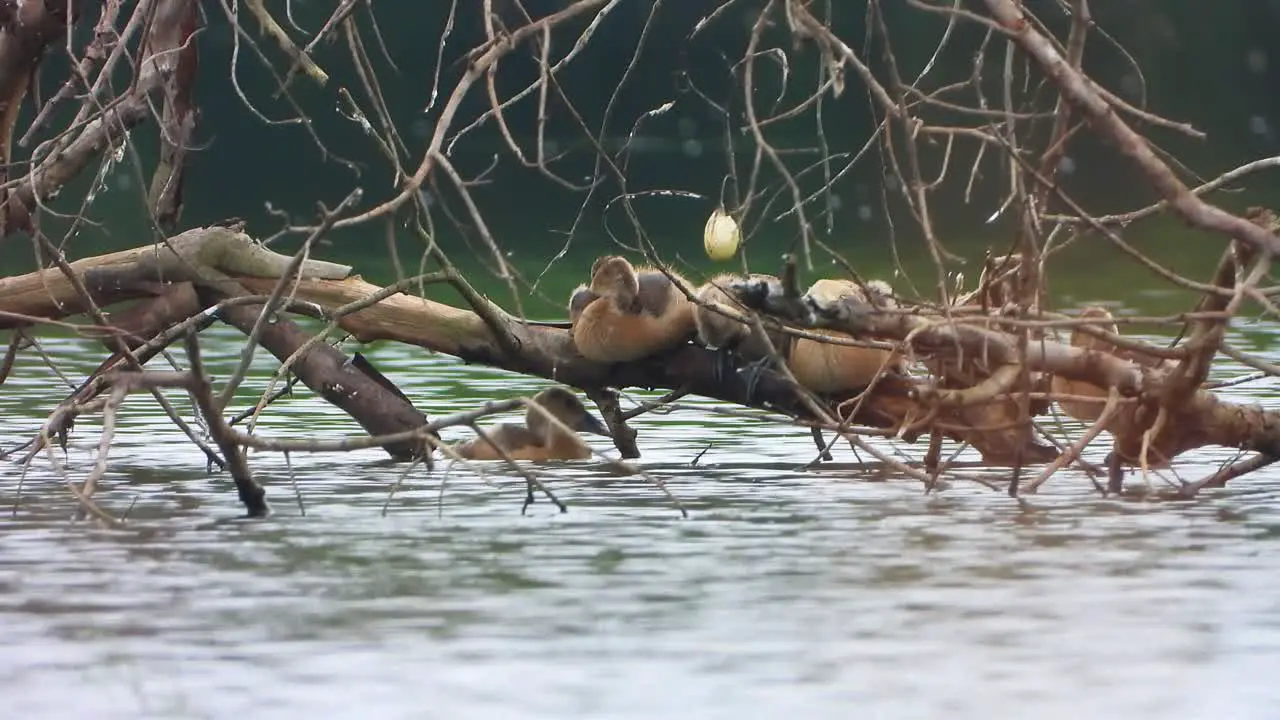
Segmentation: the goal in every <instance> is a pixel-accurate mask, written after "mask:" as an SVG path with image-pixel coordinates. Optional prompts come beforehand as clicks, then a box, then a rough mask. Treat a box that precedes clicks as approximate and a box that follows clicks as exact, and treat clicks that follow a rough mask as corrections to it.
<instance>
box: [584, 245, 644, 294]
mask: <svg viewBox="0 0 1280 720" xmlns="http://www.w3.org/2000/svg"><path fill="white" fill-rule="evenodd" d="M590 289H591V291H592V292H594V293H596V294H597V295H608V296H612V297H635V296H636V295H637V294H639V292H640V280H639V278H637V277H636V269H635V268H634V267H632V266H631V263H629V262H627V259H626V258H624V257H621V256H618V255H605V256H604V257H601V258H599V259H597V260H596V261H595V263H594V264H593V265H592V266H591V288H590Z"/></svg>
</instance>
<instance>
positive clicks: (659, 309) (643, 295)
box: [636, 270, 682, 317]
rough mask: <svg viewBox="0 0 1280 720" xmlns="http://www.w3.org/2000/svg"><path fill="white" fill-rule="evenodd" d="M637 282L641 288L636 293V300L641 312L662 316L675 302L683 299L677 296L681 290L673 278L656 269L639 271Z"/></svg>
mask: <svg viewBox="0 0 1280 720" xmlns="http://www.w3.org/2000/svg"><path fill="white" fill-rule="evenodd" d="M636 282H637V284H638V285H639V288H640V290H639V292H637V293H636V302H637V303H639V305H640V310H641V312H644V313H647V314H649V315H653V316H654V317H662V315H663V314H664V313H666V312H668V311H669V309H670V307H671V306H672V305H673V304H675V303H676V302H679V300H680V299H682V297H677V295H679V294H680V290H679V289H678V288H676V287H675V285H674V284H673V283H672V282H671V278H669V277H667V276H666V275H663V274H662V273H660V272H658V271H656V270H646V271H644V272H641V273H639V274H638V275H637V276H636Z"/></svg>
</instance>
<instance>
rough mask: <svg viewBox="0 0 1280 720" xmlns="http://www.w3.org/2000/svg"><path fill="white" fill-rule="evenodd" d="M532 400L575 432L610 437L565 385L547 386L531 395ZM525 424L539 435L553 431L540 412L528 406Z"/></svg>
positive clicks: (602, 425) (552, 427) (606, 430)
mask: <svg viewBox="0 0 1280 720" xmlns="http://www.w3.org/2000/svg"><path fill="white" fill-rule="evenodd" d="M533 401H534V402H535V403H537V404H538V405H541V406H542V407H543V408H545V409H546V411H547V412H548V413H550V414H551V415H552V416H554V417H555V418H556V419H557V420H559V421H560V422H562V423H564V424H565V425H566V426H568V427H569V428H571V429H573V430H575V431H577V432H588V433H592V434H594V435H603V436H605V437H611V436H610V434H609V429H608V428H607V427H605V425H604V423H603V422H601V421H600V420H599V419H598V418H596V416H595V415H592V414H591V413H590V412H588V411H587V408H586V406H585V405H583V404H582V401H581V400H579V399H578V396H577V395H575V394H574V393H573V392H571V391H570V390H569V389H568V388H565V387H560V386H556V387H549V388H547V389H545V390H543V391H541V392H539V393H538V394H537V395H534V396H533ZM525 424H526V425H527V426H528V427H529V429H530V430H532V431H533V432H535V433H537V434H538V435H539V436H544V437H545V436H546V435H548V434H549V433H553V432H555V427H554V426H553V425H552V424H551V423H550V422H549V421H548V420H547V418H546V416H544V415H543V414H542V413H540V412H538V411H536V410H534V409H533V408H529V409H527V410H526V411H525Z"/></svg>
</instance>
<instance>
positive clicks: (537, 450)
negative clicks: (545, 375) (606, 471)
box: [454, 386, 609, 460]
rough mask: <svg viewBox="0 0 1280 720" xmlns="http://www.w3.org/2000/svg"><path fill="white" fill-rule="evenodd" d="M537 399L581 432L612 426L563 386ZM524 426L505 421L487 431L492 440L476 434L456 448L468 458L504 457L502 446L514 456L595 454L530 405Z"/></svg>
mask: <svg viewBox="0 0 1280 720" xmlns="http://www.w3.org/2000/svg"><path fill="white" fill-rule="evenodd" d="M533 401H534V402H535V403H537V404H539V405H541V406H542V407H543V408H545V409H546V411H547V412H548V413H550V414H551V415H553V416H554V417H555V418H556V419H558V420H559V421H560V422H562V423H564V424H565V425H567V426H568V427H570V428H571V429H573V430H576V431H578V432H589V433H594V434H596V435H604V436H606V437H608V436H609V430H608V429H607V428H606V427H605V426H604V423H602V422H600V420H598V419H597V418H596V416H594V415H592V414H591V413H590V412H588V411H587V408H586V407H585V406H583V404H582V401H581V400H579V399H578V396H577V395H575V394H573V393H572V392H570V391H569V390H568V389H567V388H563V387H558V386H557V387H549V388H547V389H545V390H543V391H541V392H539V393H538V394H537V395H534V396H533ZM524 422H525V424H524V426H520V425H510V424H502V425H498V426H497V427H494V428H490V429H489V430H488V432H487V433H486V434H487V435H488V436H489V439H490V440H492V444H490V443H489V442H486V441H485V440H484V439H483V438H479V437H477V438H474V439H471V440H468V441H466V442H464V443H461V444H459V445H458V446H456V447H455V448H454V450H455V451H456V452H457V453H458V455H460V456H461V457H464V458H466V459H468V460H501V459H502V455H501V454H500V453H499V452H498V450H497V448H495V447H494V445H497V446H498V447H501V448H502V449H503V450H505V451H506V452H507V454H508V455H510V456H511V458H512V459H514V460H581V459H583V458H589V457H591V450H590V449H589V448H588V447H587V446H586V444H585V443H583V442H582V440H581V438H579V437H578V436H577V435H575V434H573V433H567V432H565V431H564V430H562V429H560V428H559V427H556V426H555V425H554V424H553V423H552V422H551V421H550V420H548V419H547V418H546V416H545V415H543V414H542V413H540V412H538V411H537V410H534V409H533V408H527V409H526V410H525V414H524Z"/></svg>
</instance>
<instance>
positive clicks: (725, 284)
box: [693, 274, 776, 349]
mask: <svg viewBox="0 0 1280 720" xmlns="http://www.w3.org/2000/svg"><path fill="white" fill-rule="evenodd" d="M747 277H748V278H750V279H752V280H759V281H761V282H764V281H767V280H770V279H776V278H773V276H771V275H761V274H752V275H749V276H747ZM743 279H746V278H743V277H741V276H738V275H717V276H716V277H713V278H711V281H710V282H708V283H707V284H705V285H703V286H702V287H700V288H698V292H697V298H698V301H699V304H698V305H697V307H696V308H695V310H694V315H693V320H694V324H695V326H696V327H697V331H698V340H699V341H700V342H701V343H702V344H703V345H705V346H707V347H709V348H712V349H717V348H724V347H730V346H732V345H734V344H735V343H736V342H739V341H741V340H742V339H744V338H746V337H747V336H749V335H750V334H751V328H750V326H748V325H747V324H746V323H743V322H740V321H739V320H737V319H736V318H732V317H729V316H727V315H725V314H724V313H721V312H718V311H716V310H715V309H713V308H710V307H707V305H706V304H705V303H720V304H721V305H725V306H727V307H730V308H733V309H734V310H737V311H739V312H744V313H747V314H749V313H748V312H747V311H746V309H745V308H744V307H743V305H742V298H741V297H740V296H739V295H740V293H739V292H737V291H736V290H735V289H734V287H733V285H732V284H731V283H733V282H734V281H737V280H743Z"/></svg>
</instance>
